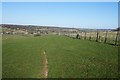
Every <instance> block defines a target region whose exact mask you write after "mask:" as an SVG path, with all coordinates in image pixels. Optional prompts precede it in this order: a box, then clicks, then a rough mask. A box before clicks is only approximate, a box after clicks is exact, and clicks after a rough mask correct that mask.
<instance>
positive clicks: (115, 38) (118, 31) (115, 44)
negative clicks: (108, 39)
mask: <svg viewBox="0 0 120 80" xmlns="http://www.w3.org/2000/svg"><path fill="white" fill-rule="evenodd" d="M118 34H119V30H118V31H117V34H116V38H115V45H117V40H118Z"/></svg>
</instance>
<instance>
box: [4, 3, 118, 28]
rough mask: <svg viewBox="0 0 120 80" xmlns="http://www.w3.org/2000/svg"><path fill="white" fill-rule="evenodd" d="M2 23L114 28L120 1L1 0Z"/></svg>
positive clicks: (116, 22) (116, 24) (116, 23)
mask: <svg viewBox="0 0 120 80" xmlns="http://www.w3.org/2000/svg"><path fill="white" fill-rule="evenodd" d="M2 23H3V24H27V25H42V26H44V25H45V26H58V27H70V28H91V29H114V28H117V27H118V3H117V2H2Z"/></svg>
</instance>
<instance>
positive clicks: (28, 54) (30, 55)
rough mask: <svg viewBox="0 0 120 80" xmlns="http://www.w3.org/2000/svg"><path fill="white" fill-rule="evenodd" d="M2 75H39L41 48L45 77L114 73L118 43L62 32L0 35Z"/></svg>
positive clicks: (40, 76) (97, 75)
mask: <svg viewBox="0 0 120 80" xmlns="http://www.w3.org/2000/svg"><path fill="white" fill-rule="evenodd" d="M2 47H3V73H2V74H3V78H9V77H11V78H21V77H22V78H28V77H29V78H42V77H44V75H43V74H41V73H42V69H43V66H44V64H43V59H42V57H43V56H42V55H41V51H42V50H46V54H47V58H48V71H49V73H48V78H91V77H92V78H110V77H118V73H117V72H118V47H117V46H111V45H107V44H104V43H97V42H93V41H87V40H78V39H72V38H69V37H66V36H57V35H48V36H40V37H32V36H29V37H25V36H15V35H13V36H3V44H2Z"/></svg>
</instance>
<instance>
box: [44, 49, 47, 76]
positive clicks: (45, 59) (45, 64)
mask: <svg viewBox="0 0 120 80" xmlns="http://www.w3.org/2000/svg"><path fill="white" fill-rule="evenodd" d="M43 57H44V58H43V63H44V68H43V74H44V76H45V78H47V77H48V60H47V55H46V51H45V50H43Z"/></svg>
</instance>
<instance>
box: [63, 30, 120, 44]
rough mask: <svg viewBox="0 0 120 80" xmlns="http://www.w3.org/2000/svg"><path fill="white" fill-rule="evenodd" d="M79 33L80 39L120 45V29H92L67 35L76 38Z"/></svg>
mask: <svg viewBox="0 0 120 80" xmlns="http://www.w3.org/2000/svg"><path fill="white" fill-rule="evenodd" d="M77 34H79V39H82V40H90V41H96V42H103V43H108V44H111V45H120V44H119V41H120V38H119V31H92V32H87V31H84V32H79V33H71V34H65V35H66V36H69V37H72V38H76V36H77Z"/></svg>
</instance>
